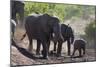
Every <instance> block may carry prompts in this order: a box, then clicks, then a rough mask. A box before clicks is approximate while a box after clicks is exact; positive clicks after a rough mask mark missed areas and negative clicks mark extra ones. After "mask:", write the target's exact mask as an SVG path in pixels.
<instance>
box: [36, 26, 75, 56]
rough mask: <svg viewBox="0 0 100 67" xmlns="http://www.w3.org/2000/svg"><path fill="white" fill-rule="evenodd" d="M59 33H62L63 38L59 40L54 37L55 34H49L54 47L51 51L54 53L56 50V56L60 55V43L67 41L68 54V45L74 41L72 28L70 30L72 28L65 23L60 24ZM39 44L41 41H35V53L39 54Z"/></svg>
mask: <svg viewBox="0 0 100 67" xmlns="http://www.w3.org/2000/svg"><path fill="white" fill-rule="evenodd" d="M61 34H62V36H63V39H64V40H59V41H57V40H56V39H55V37H54V36H55V35H54V36H53V35H51V38H50V40H52V41H53V42H54V49H53V51H51V52H52V53H56V52H57V56H60V55H61V50H62V44H63V42H65V41H67V47H68V55H70V45H71V44H72V43H73V41H74V33H73V30H72V28H71V27H70V26H68V25H65V24H61ZM57 42H58V48H56V45H57ZM40 44H41V43H40V42H39V41H37V50H36V54H40V53H39V52H40ZM49 44H50V41H49ZM48 50H49V49H48Z"/></svg>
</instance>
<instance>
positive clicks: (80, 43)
mask: <svg viewBox="0 0 100 67" xmlns="http://www.w3.org/2000/svg"><path fill="white" fill-rule="evenodd" d="M85 45H86V42H85V41H84V40H75V42H74V51H73V54H72V56H74V53H75V51H76V50H78V51H79V57H82V50H83V55H84V54H85Z"/></svg>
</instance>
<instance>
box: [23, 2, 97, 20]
mask: <svg viewBox="0 0 100 67" xmlns="http://www.w3.org/2000/svg"><path fill="white" fill-rule="evenodd" d="M31 13H40V14H44V13H47V14H49V15H51V16H57V17H59V19H60V20H61V21H64V20H66V19H71V18H72V17H79V18H80V17H83V18H84V17H85V18H86V17H88V16H89V15H90V14H95V7H94V6H88V5H84V6H83V5H68V4H54V3H38V2H25V16H27V15H29V14H31Z"/></svg>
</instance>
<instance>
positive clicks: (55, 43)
mask: <svg viewBox="0 0 100 67" xmlns="http://www.w3.org/2000/svg"><path fill="white" fill-rule="evenodd" d="M56 44H57V42H54V49H53V51H54V52H56Z"/></svg>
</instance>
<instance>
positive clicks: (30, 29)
mask: <svg viewBox="0 0 100 67" xmlns="http://www.w3.org/2000/svg"><path fill="white" fill-rule="evenodd" d="M59 22H60V21H59V19H58V18H55V17H52V16H50V15H48V14H43V15H37V16H36V15H31V16H28V17H26V19H25V29H26V34H27V36H28V39H29V51H32V47H33V45H32V39H36V40H37V41H38V42H40V43H42V46H43V50H42V55H43V58H44V59H46V58H47V57H48V44H49V41H50V35H51V34H52V33H54V34H55V38H56V40H57V41H62V40H63V38H62V35H61V30H60V29H61V28H60V25H59ZM24 37H25V35H24V36H23V38H24ZM23 38H22V39H23Z"/></svg>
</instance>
